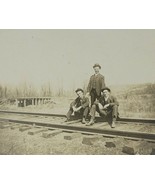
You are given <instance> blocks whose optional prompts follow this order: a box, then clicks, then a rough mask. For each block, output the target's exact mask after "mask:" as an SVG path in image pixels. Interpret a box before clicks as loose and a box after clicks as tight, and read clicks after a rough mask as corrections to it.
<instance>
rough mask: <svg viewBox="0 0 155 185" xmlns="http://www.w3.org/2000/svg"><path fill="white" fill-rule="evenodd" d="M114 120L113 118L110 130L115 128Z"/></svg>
mask: <svg viewBox="0 0 155 185" xmlns="http://www.w3.org/2000/svg"><path fill="white" fill-rule="evenodd" d="M115 122H116V118H115V117H114V118H113V119H112V124H111V128H115V126H116V123H115Z"/></svg>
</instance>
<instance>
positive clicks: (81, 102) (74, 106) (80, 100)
mask: <svg viewBox="0 0 155 185" xmlns="http://www.w3.org/2000/svg"><path fill="white" fill-rule="evenodd" d="M75 92H76V94H77V96H78V97H77V98H76V99H75V100H74V101H73V102H72V103H71V104H70V108H69V111H68V113H67V115H66V117H67V119H66V122H67V121H69V120H70V117H71V115H72V113H73V112H74V115H75V116H77V117H82V123H83V124H85V123H86V117H87V115H88V112H89V98H88V97H85V96H84V92H83V89H80V88H78V89H77V90H76V91H75Z"/></svg>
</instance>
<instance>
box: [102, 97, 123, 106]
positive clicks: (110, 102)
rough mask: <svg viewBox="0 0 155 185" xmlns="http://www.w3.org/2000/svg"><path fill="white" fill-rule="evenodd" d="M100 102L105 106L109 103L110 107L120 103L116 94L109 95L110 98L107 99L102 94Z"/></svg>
mask: <svg viewBox="0 0 155 185" xmlns="http://www.w3.org/2000/svg"><path fill="white" fill-rule="evenodd" d="M99 102H100V103H101V104H102V105H103V106H104V105H106V104H109V105H110V106H109V107H112V106H114V105H117V106H119V103H118V101H117V98H116V97H114V96H112V95H110V96H109V98H108V99H107V101H105V99H104V97H103V96H101V97H100V98H99Z"/></svg>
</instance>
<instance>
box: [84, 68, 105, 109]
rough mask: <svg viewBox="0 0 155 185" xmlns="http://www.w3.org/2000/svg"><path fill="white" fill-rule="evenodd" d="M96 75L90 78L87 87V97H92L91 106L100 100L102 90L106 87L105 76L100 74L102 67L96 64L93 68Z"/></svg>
mask: <svg viewBox="0 0 155 185" xmlns="http://www.w3.org/2000/svg"><path fill="white" fill-rule="evenodd" d="M93 68H94V71H95V74H94V75H92V76H91V77H90V80H89V84H88V87H87V92H88V93H87V96H88V95H90V96H91V106H92V105H93V103H94V102H95V100H96V99H99V98H100V96H101V90H102V89H103V88H104V87H105V81H104V76H103V75H101V74H100V69H101V66H100V65H99V64H95V65H94V66H93Z"/></svg>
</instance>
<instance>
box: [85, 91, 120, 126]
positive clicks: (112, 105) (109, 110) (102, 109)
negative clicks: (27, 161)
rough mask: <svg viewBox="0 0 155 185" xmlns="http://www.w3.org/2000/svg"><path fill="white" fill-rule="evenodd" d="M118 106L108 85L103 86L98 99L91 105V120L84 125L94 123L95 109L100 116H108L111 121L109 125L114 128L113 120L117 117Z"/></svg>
mask: <svg viewBox="0 0 155 185" xmlns="http://www.w3.org/2000/svg"><path fill="white" fill-rule="evenodd" d="M118 106H119V103H118V101H117V99H116V97H114V96H112V95H111V90H110V89H109V88H108V87H105V88H104V89H102V95H101V97H100V98H99V100H96V101H95V102H94V104H93V105H92V107H91V110H90V115H91V120H90V122H89V123H87V124H86V126H89V125H93V124H94V119H95V112H96V111H97V112H98V113H99V114H100V116H103V117H106V118H108V119H109V120H110V122H111V127H112V128H115V122H116V119H117V117H118Z"/></svg>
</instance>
